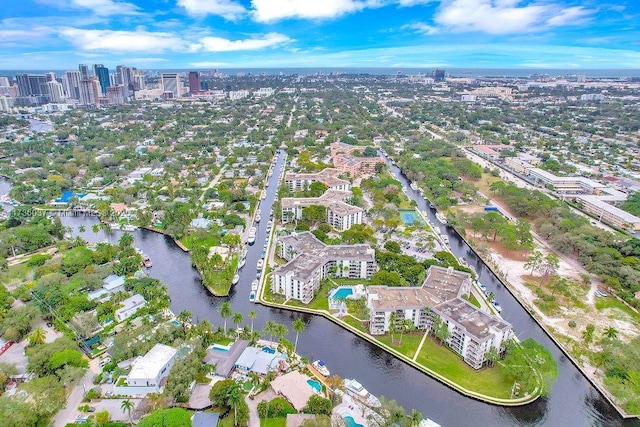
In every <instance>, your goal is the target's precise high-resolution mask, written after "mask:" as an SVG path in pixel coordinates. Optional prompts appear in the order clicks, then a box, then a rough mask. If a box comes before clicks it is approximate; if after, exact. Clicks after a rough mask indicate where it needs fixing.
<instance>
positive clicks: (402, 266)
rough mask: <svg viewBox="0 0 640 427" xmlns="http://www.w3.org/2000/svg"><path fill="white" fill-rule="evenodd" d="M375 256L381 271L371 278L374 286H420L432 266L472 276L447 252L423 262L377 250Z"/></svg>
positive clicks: (399, 254) (469, 270) (469, 271)
mask: <svg viewBox="0 0 640 427" xmlns="http://www.w3.org/2000/svg"><path fill="white" fill-rule="evenodd" d="M375 256H376V262H377V263H378V267H379V268H380V270H379V271H378V272H376V273H375V274H374V275H373V276H372V277H371V281H370V283H369V284H370V285H372V286H420V285H421V284H422V282H423V281H424V278H425V274H426V271H427V270H428V269H429V267H431V266H432V265H436V266H440V267H444V268H447V267H453V268H454V269H456V270H458V271H466V272H467V273H471V274H472V271H471V269H469V268H467V267H463V266H461V265H460V263H459V262H458V260H457V259H456V257H455V256H453V255H452V254H451V253H449V252H446V251H440V252H436V253H435V254H434V255H433V256H434V258H431V259H427V260H425V261H422V262H419V261H417V260H416V259H415V258H413V257H412V256H409V255H404V254H401V253H395V252H392V251H382V250H377V251H376V255H375Z"/></svg>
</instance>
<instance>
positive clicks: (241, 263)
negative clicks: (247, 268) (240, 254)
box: [238, 258, 247, 270]
mask: <svg viewBox="0 0 640 427" xmlns="http://www.w3.org/2000/svg"><path fill="white" fill-rule="evenodd" d="M246 263H247V260H246V259H245V258H240V262H239V263H238V270H240V269H241V268H242V267H244V265H245V264H246Z"/></svg>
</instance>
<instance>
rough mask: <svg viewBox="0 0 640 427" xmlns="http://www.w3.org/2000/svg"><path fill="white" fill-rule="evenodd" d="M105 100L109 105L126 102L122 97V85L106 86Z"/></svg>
mask: <svg viewBox="0 0 640 427" xmlns="http://www.w3.org/2000/svg"><path fill="white" fill-rule="evenodd" d="M107 100H108V101H109V105H123V104H125V103H126V102H127V100H126V99H125V97H124V86H122V85H117V86H110V87H108V88H107Z"/></svg>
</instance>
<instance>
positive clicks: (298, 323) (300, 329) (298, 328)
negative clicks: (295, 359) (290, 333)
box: [291, 317, 306, 353]
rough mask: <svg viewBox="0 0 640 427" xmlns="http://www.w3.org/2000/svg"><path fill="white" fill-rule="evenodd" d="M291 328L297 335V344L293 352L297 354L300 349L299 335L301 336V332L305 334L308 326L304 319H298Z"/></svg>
mask: <svg viewBox="0 0 640 427" xmlns="http://www.w3.org/2000/svg"><path fill="white" fill-rule="evenodd" d="M291 326H292V328H293V330H294V331H295V333H296V343H295V344H294V345H293V352H294V353H295V352H296V349H297V348H298V335H299V334H300V332H304V330H305V329H306V325H305V324H304V322H303V321H302V318H300V317H298V318H297V319H296V320H294V321H293V324H292V325H291Z"/></svg>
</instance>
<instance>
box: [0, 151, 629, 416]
mask: <svg viewBox="0 0 640 427" xmlns="http://www.w3.org/2000/svg"><path fill="white" fill-rule="evenodd" d="M283 166H284V156H283V154H282V153H281V154H280V156H279V157H278V162H277V164H276V167H275V168H274V173H273V176H272V177H271V178H270V185H269V187H268V188H267V197H266V199H265V200H262V203H261V206H260V208H261V211H262V218H263V220H262V221H261V222H260V223H259V225H258V231H257V237H256V243H255V244H254V245H253V246H250V247H249V253H248V256H247V263H246V265H245V266H244V268H243V270H242V272H241V277H240V282H239V283H238V284H237V285H236V286H235V287H234V288H233V289H232V291H231V294H230V295H229V297H225V298H217V297H214V296H212V295H211V294H210V293H209V292H208V291H207V290H206V289H205V288H204V287H203V286H202V284H201V282H200V278H199V275H198V273H197V271H196V270H195V269H194V268H193V267H192V266H191V263H190V261H189V254H188V253H184V252H183V251H182V250H181V249H180V248H178V247H177V246H176V245H175V243H174V242H173V241H172V240H171V239H170V238H169V237H166V236H164V235H162V234H158V233H154V232H150V231H147V230H137V231H135V232H133V233H132V234H133V235H134V237H135V245H136V246H138V247H140V248H141V249H142V250H143V251H144V252H145V253H147V254H149V255H150V256H151V259H152V261H153V267H152V268H151V269H150V270H149V274H150V275H151V276H152V277H155V278H157V279H159V280H161V281H162V282H163V283H165V284H166V285H167V286H168V288H169V292H170V295H171V309H172V310H173V312H174V313H178V312H180V311H181V310H190V311H191V312H192V313H193V315H194V320H196V321H197V320H200V319H209V320H210V321H211V322H212V323H213V324H214V325H221V324H222V319H221V317H220V316H219V313H218V311H217V310H218V307H220V305H221V304H222V303H223V302H225V301H230V302H231V305H232V308H233V310H234V312H240V313H242V314H243V316H244V318H245V323H246V324H249V323H250V320H249V318H248V315H247V314H248V312H249V311H250V310H255V311H256V312H257V317H256V320H255V326H256V328H260V327H262V325H263V324H264V323H265V322H266V321H267V320H272V321H275V322H279V323H283V324H285V325H286V326H287V327H288V328H289V331H290V334H289V339H291V340H293V339H294V338H295V335H294V333H293V332H292V330H291V323H292V322H293V320H294V319H295V318H296V317H298V316H300V315H299V314H296V313H293V312H289V311H286V310H280V309H273V308H268V307H264V306H261V305H259V304H253V303H250V302H249V299H248V298H249V293H250V283H251V281H252V280H253V279H254V278H255V273H256V268H255V267H256V264H257V261H258V259H259V258H260V255H261V252H262V250H263V242H264V239H265V238H266V234H267V233H266V226H267V219H266V218H267V216H268V212H269V211H270V207H271V206H272V204H273V202H274V200H275V198H276V194H277V182H278V178H279V175H280V172H281V170H282V167H283ZM395 172H396V176H398V175H399V171H397V170H395ZM400 179H401V180H403V178H402V177H400ZM403 185H405V186H406V188H407V191H408V193H409V194H410V195H411V197H412V198H414V199H415V200H416V202H417V203H418V206H419V208H420V210H428V207H427V204H426V203H425V202H424V199H422V198H421V197H420V196H419V194H417V193H415V194H414V193H412V190H411V189H410V188H409V184H408V182H406V180H403ZM9 188H10V187H9V186H8V184H7V183H6V181H5V182H2V181H0V194H1V193H2V191H8V189H9ZM430 218H431V220H432V221H435V217H433V215H432V214H430ZM96 222H97V220H96V218H90V217H66V218H63V223H64V224H65V225H69V226H71V227H73V229H74V233H75V234H80V235H81V236H82V237H83V238H84V239H86V240H87V241H93V242H100V241H104V240H108V241H110V242H113V243H115V242H117V241H118V239H119V238H120V236H121V233H122V232H120V231H117V230H116V231H107V232H104V231H98V232H97V233H94V232H93V231H92V227H91V226H92V225H93V224H95V223H96ZM81 225H84V226H85V227H86V230H85V231H84V232H83V233H80V232H79V229H78V228H79V226H81ZM441 228H445V227H441ZM449 232H450V231H449ZM449 237H450V242H451V245H452V249H453V251H454V253H455V254H456V255H457V256H460V255H464V256H465V258H467V260H468V262H469V263H470V264H471V263H472V264H473V265H474V267H475V269H476V271H478V273H479V274H480V275H481V280H482V282H483V283H485V284H486V285H487V287H489V288H490V289H491V290H492V291H494V293H495V294H496V297H497V299H498V300H499V301H500V303H501V305H502V306H503V315H504V317H505V318H506V319H507V320H508V321H510V322H511V323H512V324H513V325H514V327H515V330H516V331H517V334H518V337H519V338H521V339H524V338H527V337H533V338H535V339H536V340H538V341H540V342H541V343H543V344H544V345H545V346H546V347H548V348H549V349H551V350H552V351H553V354H554V355H555V356H556V359H557V360H558V367H559V372H560V374H559V377H558V380H557V382H556V383H555V384H554V386H553V389H552V392H551V395H550V396H549V398H544V399H538V400H537V401H536V402H534V403H533V404H530V405H527V406H524V407H517V408H503V407H497V406H492V405H487V404H484V403H481V402H478V401H475V400H473V399H469V398H466V397H464V396H462V395H460V394H458V393H457V392H455V391H453V390H451V389H449V388H448V387H446V386H444V385H442V384H440V383H439V382H437V381H435V380H433V379H432V378H430V377H429V376H427V375H425V374H423V373H421V372H419V371H417V370H416V369H414V368H412V367H410V366H408V365H406V364H405V363H403V362H401V361H399V360H397V359H396V358H394V357H392V356H390V355H389V354H388V353H386V352H385V351H382V350H380V349H378V348H377V347H375V346H374V345H372V344H369V343H368V342H366V341H363V340H362V339H360V338H359V337H357V336H355V335H353V334H351V333H350V332H347V331H346V330H344V329H342V328H341V327H339V326H337V325H335V324H333V323H331V322H330V321H328V320H326V319H324V318H322V317H317V316H312V315H302V316H301V317H302V319H303V320H304V321H305V324H306V330H305V332H303V333H302V334H301V335H300V338H299V342H298V350H299V353H301V354H302V355H304V356H306V357H307V358H308V359H310V360H314V359H322V360H323V361H325V362H326V363H327V366H328V368H329V369H330V370H331V372H332V374H337V375H340V376H341V377H343V378H356V379H358V380H359V381H360V382H361V383H362V384H363V385H364V386H365V387H366V388H367V389H368V390H369V391H370V392H372V393H373V394H375V395H377V396H381V395H383V396H385V397H387V398H389V399H395V400H397V401H398V402H399V403H400V404H401V405H403V406H404V407H405V408H406V409H407V411H411V409H417V410H419V411H420V412H422V414H423V416H424V417H429V418H431V419H433V420H434V421H436V422H438V423H440V424H441V425H443V426H456V427H458V426H473V427H478V426H533V425H536V426H538V425H549V426H594V425H603V426H605V425H606V426H623V425H624V426H626V425H629V426H630V425H638V424H637V423H634V422H633V421H626V422H625V421H623V420H622V419H621V418H620V417H619V416H618V414H617V413H616V412H615V410H614V409H613V408H612V407H611V406H610V405H609V404H608V403H607V402H606V400H604V399H603V398H602V397H601V396H600V394H599V393H598V392H597V390H595V389H594V388H593V387H592V386H591V385H590V384H589V382H588V381H586V380H585V379H584V377H583V376H582V374H581V373H580V372H579V371H578V370H577V369H576V368H575V367H574V366H573V365H572V364H571V363H570V362H569V361H568V360H567V359H566V358H565V357H563V356H562V353H561V352H560V350H559V349H558V348H557V347H556V346H555V345H554V344H553V342H552V341H551V340H549V339H548V337H546V335H545V334H544V332H543V331H542V330H541V329H540V327H539V326H538V325H537V324H536V323H535V322H534V321H533V319H531V317H530V316H529V314H528V313H527V312H526V311H524V310H523V309H522V308H521V307H520V306H519V305H518V303H517V302H516V301H515V300H514V299H513V297H512V296H511V295H510V294H509V293H508V291H507V290H506V289H503V288H502V286H501V285H500V282H499V281H497V280H496V279H495V278H493V277H492V275H491V273H490V271H489V270H487V269H486V268H485V267H484V265H483V264H482V262H481V261H480V260H477V259H475V257H474V256H473V252H470V250H469V248H468V247H465V244H464V242H463V241H461V240H460V239H459V238H458V237H457V236H456V235H455V234H453V233H451V235H450V236H449Z"/></svg>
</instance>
